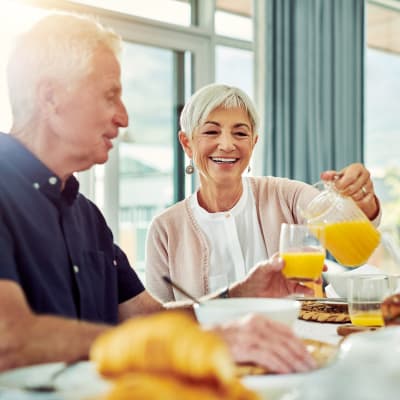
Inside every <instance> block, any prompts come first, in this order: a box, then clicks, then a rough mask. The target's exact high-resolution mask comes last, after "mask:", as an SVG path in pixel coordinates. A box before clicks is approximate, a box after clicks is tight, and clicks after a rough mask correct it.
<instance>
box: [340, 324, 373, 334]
mask: <svg viewBox="0 0 400 400" xmlns="http://www.w3.org/2000/svg"><path fill="white" fill-rule="evenodd" d="M380 328H381V327H379V326H357V325H352V324H345V325H340V326H338V327H337V329H336V332H337V334H338V335H340V336H348V335H351V334H352V333H360V332H369V331H376V330H378V329H380Z"/></svg>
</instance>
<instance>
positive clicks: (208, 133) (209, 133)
mask: <svg viewBox="0 0 400 400" xmlns="http://www.w3.org/2000/svg"><path fill="white" fill-rule="evenodd" d="M217 134H218V132H217V131H205V132H203V135H217Z"/></svg>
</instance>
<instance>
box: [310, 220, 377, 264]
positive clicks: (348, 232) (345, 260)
mask: <svg viewBox="0 0 400 400" xmlns="http://www.w3.org/2000/svg"><path fill="white" fill-rule="evenodd" d="M310 229H311V231H312V232H313V233H314V234H315V235H316V236H317V237H318V239H319V240H320V242H321V243H322V244H323V245H324V247H325V248H326V249H327V250H329V251H330V252H331V253H332V255H333V256H334V257H335V258H336V260H337V261H338V262H339V263H340V264H342V265H346V266H348V267H356V266H359V265H361V264H364V263H365V262H366V261H367V260H368V258H369V256H370V255H371V254H372V252H373V251H374V250H375V248H376V247H377V246H378V244H379V241H380V235H379V232H378V231H377V230H376V229H375V227H374V226H373V225H372V223H371V222H370V221H368V220H365V221H362V220H360V221H357V220H355V221H339V222H332V223H327V224H326V225H318V226H316V225H315V226H310Z"/></svg>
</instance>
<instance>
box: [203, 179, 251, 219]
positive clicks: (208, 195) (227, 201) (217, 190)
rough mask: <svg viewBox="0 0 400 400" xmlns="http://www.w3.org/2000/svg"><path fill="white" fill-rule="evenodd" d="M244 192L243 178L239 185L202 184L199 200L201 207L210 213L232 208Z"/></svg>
mask: <svg viewBox="0 0 400 400" xmlns="http://www.w3.org/2000/svg"><path fill="white" fill-rule="evenodd" d="M242 194H243V183H242V180H240V182H238V183H237V185H233V186H232V185H229V186H228V185H210V184H208V183H207V185H201V186H200V189H199V190H198V192H197V201H198V202H199V205H200V207H201V208H204V209H205V210H206V211H208V212H210V213H215V212H224V211H229V210H231V209H232V208H233V207H234V206H235V205H236V204H237V202H238V201H239V200H240V198H241V196H242Z"/></svg>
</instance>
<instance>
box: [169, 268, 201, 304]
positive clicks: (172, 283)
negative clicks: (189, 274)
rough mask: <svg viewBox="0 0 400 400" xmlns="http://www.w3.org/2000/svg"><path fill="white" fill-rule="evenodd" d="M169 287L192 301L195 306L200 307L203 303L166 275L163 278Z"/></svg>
mask: <svg viewBox="0 0 400 400" xmlns="http://www.w3.org/2000/svg"><path fill="white" fill-rule="evenodd" d="M162 278H163V279H164V281H165V282H166V283H168V285H171V286H172V287H173V288H175V289H176V290H177V291H178V292H180V293H182V294H183V295H184V296H186V297H187V298H188V299H190V300H192V301H193V302H194V303H195V304H198V305H200V304H201V301H200V300H199V299H196V297H194V296H192V295H191V294H190V293H188V292H187V291H186V290H185V289H183V288H182V287H181V286H179V285H178V284H177V283H175V282H174V281H172V280H171V278H170V277H169V276H166V275H164V276H163V277H162Z"/></svg>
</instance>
